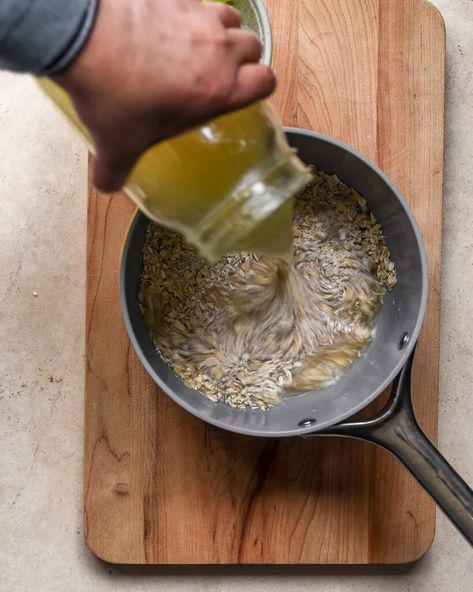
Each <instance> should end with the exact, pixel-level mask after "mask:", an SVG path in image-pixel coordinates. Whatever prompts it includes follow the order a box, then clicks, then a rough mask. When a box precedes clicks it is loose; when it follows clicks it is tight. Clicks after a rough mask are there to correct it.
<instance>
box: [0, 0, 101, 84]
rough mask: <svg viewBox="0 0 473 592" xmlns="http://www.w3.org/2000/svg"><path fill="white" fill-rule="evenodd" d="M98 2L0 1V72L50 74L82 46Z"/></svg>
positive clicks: (66, 63)
mask: <svg viewBox="0 0 473 592" xmlns="http://www.w3.org/2000/svg"><path fill="white" fill-rule="evenodd" d="M98 1H99V0H0V69H7V70H13V71H16V72H31V73H33V74H52V73H56V72H59V71H61V70H63V69H64V68H66V67H67V66H69V64H71V63H72V61H73V60H74V58H75V57H76V56H77V55H78V53H79V52H80V50H81V49H82V47H83V45H84V44H85V42H86V40H87V38H88V36H89V34H90V32H91V30H92V27H93V24H94V20H95V15H96V11H97V5H98Z"/></svg>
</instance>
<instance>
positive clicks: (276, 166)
mask: <svg viewBox="0 0 473 592" xmlns="http://www.w3.org/2000/svg"><path fill="white" fill-rule="evenodd" d="M311 178H312V174H311V172H310V169H309V168H308V167H307V166H306V165H305V164H303V163H302V161H301V160H299V158H298V156H297V150H295V149H294V148H288V150H286V151H284V153H283V154H281V155H280V156H279V157H278V158H277V159H276V160H271V161H269V163H267V164H266V166H265V167H264V168H263V170H262V171H260V174H258V176H257V178H253V179H252V180H251V181H250V182H249V183H248V184H246V185H245V186H244V187H240V188H239V189H238V190H236V191H235V192H233V193H232V194H231V195H230V196H228V197H227V198H226V199H225V200H224V201H223V202H222V203H221V204H219V206H218V207H217V208H215V209H214V210H212V212H210V213H209V214H208V215H207V216H205V218H204V219H203V220H201V222H200V223H199V224H198V226H197V227H196V228H194V229H193V231H192V233H190V234H187V237H186V238H187V241H188V242H189V243H191V244H192V245H194V246H195V247H196V248H197V249H198V250H199V251H200V252H201V253H202V254H203V256H204V257H205V258H206V259H207V260H208V261H209V263H215V262H216V261H218V259H220V257H222V256H223V255H225V254H227V253H229V252H231V251H232V250H234V249H235V245H237V244H238V243H240V242H241V241H242V240H244V239H245V238H246V237H248V236H249V235H250V234H251V232H252V230H253V229H254V228H255V227H256V226H258V224H260V223H261V222H262V221H263V220H265V219H266V218H267V217H268V216H270V215H271V214H273V213H274V212H275V211H276V210H277V209H278V208H279V207H281V206H282V204H283V203H285V202H286V201H287V200H288V199H290V198H292V197H293V196H294V195H296V194H297V193H298V192H299V191H300V190H301V189H303V188H304V187H305V186H306V185H307V183H308V182H309V181H310V180H311Z"/></svg>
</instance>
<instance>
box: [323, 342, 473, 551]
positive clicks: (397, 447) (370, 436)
mask: <svg viewBox="0 0 473 592" xmlns="http://www.w3.org/2000/svg"><path fill="white" fill-rule="evenodd" d="M413 360H414V352H413V353H412V355H411V357H410V358H409V360H408V362H407V364H406V366H405V367H404V368H403V370H402V371H401V373H400V374H399V376H398V377H397V379H396V381H395V383H394V396H393V397H392V398H391V401H390V402H389V403H388V405H387V406H386V408H385V409H384V410H383V411H382V412H381V413H380V414H379V415H378V416H377V417H375V418H373V419H371V420H368V421H360V422H352V423H341V424H338V425H336V426H334V427H333V428H330V429H329V430H327V431H324V432H319V433H317V434H316V435H322V434H326V435H334V436H349V437H352V438H359V439H361V440H368V441H369V442H374V443H375V444H378V445H379V446H382V447H383V448H386V449H387V450H389V451H390V452H391V453H392V454H394V456H396V457H397V458H398V459H399V460H400V461H401V462H402V463H403V464H404V465H405V467H406V468H407V469H408V470H409V471H410V472H411V473H412V475H413V476H414V477H415V478H416V479H417V481H418V482H419V483H420V484H421V485H422V486H423V487H424V488H425V489H426V491H427V492H428V493H429V494H430V495H431V496H432V497H433V499H434V500H435V501H436V502H437V504H438V505H439V507H440V508H441V509H442V510H443V512H444V513H445V515H446V516H447V517H448V518H450V520H451V521H452V522H453V524H454V525H455V526H456V527H457V528H458V530H459V531H460V532H461V533H462V534H463V535H464V537H465V538H466V539H467V541H468V542H469V543H470V544H471V545H473V490H472V489H471V488H470V487H469V486H468V484H467V483H465V481H464V480H463V479H462V478H461V477H460V475H459V474H458V473H457V472H456V471H455V470H454V469H453V467H452V466H451V465H450V464H449V463H448V462H447V461H446V460H445V458H444V457H443V456H442V455H441V454H440V452H439V451H438V450H437V449H436V448H435V446H434V445H433V444H432V443H431V442H430V440H429V439H428V438H427V436H426V435H425V434H424V432H423V431H422V429H421V428H420V427H419V424H418V423H417V421H416V418H415V415H414V410H413V408H412V399H411V375H412V366H413Z"/></svg>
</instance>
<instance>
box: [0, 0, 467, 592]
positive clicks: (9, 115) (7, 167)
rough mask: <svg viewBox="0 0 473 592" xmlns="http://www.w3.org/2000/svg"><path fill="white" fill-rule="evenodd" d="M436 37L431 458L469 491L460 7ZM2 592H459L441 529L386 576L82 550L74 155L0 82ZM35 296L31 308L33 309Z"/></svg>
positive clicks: (9, 80) (48, 112) (59, 127)
mask: <svg viewBox="0 0 473 592" xmlns="http://www.w3.org/2000/svg"><path fill="white" fill-rule="evenodd" d="M435 4H436V5H437V6H438V7H439V8H440V9H441V11H442V13H443V15H444V17H445V20H446V24H447V43H448V48H447V49H448V63H447V73H448V77H447V114H446V116H447V130H446V131H447V135H446V163H445V164H446V171H445V172H446V177H445V198H444V216H445V226H444V257H443V307H442V342H441V392H440V435H439V440H440V447H441V449H442V451H443V452H444V453H445V455H446V456H447V457H448V458H449V460H450V461H451V462H452V463H453V464H454V465H455V466H456V467H457V468H458V470H459V471H460V472H462V473H463V475H464V476H465V477H466V478H467V480H469V482H470V483H472V482H473V447H472V446H471V439H472V438H473V397H472V394H471V393H472V390H473V337H472V334H473V292H472V291H473V232H472V229H473V189H472V187H473V33H472V31H473V0H436V2H435ZM0 155H1V158H0V588H1V590H2V591H3V590H5V592H11V591H22V592H27V591H30V590H31V591H33V590H34V591H38V590H39V591H43V590H45V591H46V590H47V591H51V592H53V591H56V590H57V591H63V590H68V591H71V592H75V591H83V590H87V591H88V592H95V591H102V590H103V591H107V590H116V589H120V590H124V591H135V590H144V591H147V590H172V591H173V590H175V591H180V590H183V591H184V590H186V591H187V590H196V591H197V590H209V591H215V592H217V591H218V592H220V591H221V592H224V591H225V592H227V591H228V592H230V591H234V590H235V591H236V590H238V591H240V590H248V591H253V590H258V591H264V590H269V589H273V588H275V589H278V590H282V591H283V590H291V591H293V590H294V591H299V590H301V591H302V590H311V589H314V588H315V587H321V588H322V589H323V590H329V591H334V592H335V591H342V590H348V589H349V590H353V591H355V592H356V591H357V590H360V591H361V590H363V591H368V592H369V591H371V590H373V591H374V590H383V591H385V592H389V591H391V590H392V591H394V590H396V591H401V592H407V591H410V590H416V591H418V590H419V591H422V590H429V591H430V592H436V591H443V590H449V592H456V591H461V590H469V589H471V587H472V585H473V576H472V572H471V567H472V565H473V553H472V551H471V549H470V548H468V546H467V545H466V544H465V543H464V541H463V540H462V538H461V537H460V535H458V534H457V533H456V532H455V531H454V530H453V528H452V527H451V526H450V524H449V523H448V522H447V521H446V519H444V518H443V517H442V516H439V519H438V532H437V537H436V540H435V542H434V544H433V547H432V549H431V551H430V552H429V553H428V554H427V556H426V557H425V558H424V559H422V560H421V561H420V562H418V563H416V564H415V565H412V566H407V567H406V566H404V567H399V568H382V567H379V568H373V569H369V568H319V569H307V570H304V569H300V568H299V569H294V570H289V569H286V568H278V569H273V570H271V569H267V570H262V569H245V570H239V569H230V570H216V569H212V568H208V569H200V570H193V569H188V570H183V569H175V570H173V569H166V570H163V569H157V570H153V569H148V570H144V569H139V568H125V567H117V566H108V565H105V564H103V563H101V562H100V561H98V560H96V559H95V558H94V557H93V556H92V555H91V554H90V552H89V551H88V550H87V548H86V547H85V545H84V544H83V540H82V532H81V529H82V516H81V502H82V465H81V462H82V414H83V379H84V375H83V365H84V296H85V286H84V280H85V214H86V160H87V155H86V150H85V149H84V147H83V145H82V144H81V143H80V141H79V140H77V139H76V137H75V136H74V134H73V132H71V131H70V130H69V128H68V127H67V126H66V125H65V124H64V123H63V121H62V119H61V117H60V116H59V115H58V114H57V113H56V112H55V111H54V109H53V108H52V107H51V106H50V105H49V104H48V103H47V102H46V100H45V99H43V97H41V95H40V94H39V93H38V91H37V90H36V89H35V87H34V84H33V83H32V82H31V81H30V80H28V79H26V78H24V77H17V76H13V75H10V74H1V75H0ZM35 293H37V296H35V295H34V294H35Z"/></svg>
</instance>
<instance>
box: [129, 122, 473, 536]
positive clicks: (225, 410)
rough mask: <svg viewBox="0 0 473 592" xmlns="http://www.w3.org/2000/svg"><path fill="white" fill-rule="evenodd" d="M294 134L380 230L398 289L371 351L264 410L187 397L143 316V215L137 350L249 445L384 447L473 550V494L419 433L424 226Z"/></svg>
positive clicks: (334, 150)
mask: <svg viewBox="0 0 473 592" xmlns="http://www.w3.org/2000/svg"><path fill="white" fill-rule="evenodd" d="M287 134H288V138H289V141H290V143H291V145H293V146H294V147H295V148H297V149H298V151H299V154H300V156H301V158H302V159H303V160H304V161H305V162H306V163H308V164H309V163H310V164H315V165H317V166H318V167H320V168H321V169H322V170H324V171H326V172H328V173H335V174H336V175H337V176H338V177H339V178H340V179H341V180H342V181H343V182H344V183H346V184H347V185H350V186H352V187H355V188H356V189H357V190H358V191H359V192H360V194H361V195H363V196H364V197H365V198H366V200H367V202H368V206H369V208H370V209H371V210H372V211H373V213H374V215H375V216H376V218H377V219H378V220H379V222H380V223H381V225H382V228H383V231H384V234H385V237H386V242H387V245H388V247H389V249H390V251H391V255H392V258H393V261H394V263H395V266H396V270H397V276H398V283H397V286H396V287H395V289H394V290H393V291H392V292H390V293H389V294H387V295H386V296H385V300H384V304H383V306H382V308H381V311H380V313H379V315H378V317H377V321H376V331H375V336H374V339H373V341H372V343H371V344H370V346H369V348H368V349H367V350H366V352H365V353H364V354H363V356H362V357H361V358H360V359H359V360H357V361H356V362H355V363H354V364H353V366H352V367H351V368H350V369H349V370H348V371H347V372H346V373H345V374H344V375H343V376H342V377H341V378H340V380H339V381H338V382H337V383H336V384H334V385H333V386H331V387H329V388H326V389H323V390H319V391H314V392H308V393H305V394H303V395H299V396H295V397H288V398H287V399H285V400H284V401H283V402H282V403H281V404H280V405H278V406H276V407H273V408H270V409H268V410H266V411H260V410H238V409H233V408H231V407H229V406H227V405H225V404H224V403H213V402H211V401H210V400H209V399H207V398H206V397H204V396H203V395H202V394H200V393H199V392H197V391H193V390H190V389H189V388H187V387H186V386H185V385H184V384H183V382H182V381H181V380H180V379H179V378H178V377H177V376H176V375H175V374H174V372H173V371H172V370H171V369H170V367H169V366H168V365H167V364H166V363H165V362H164V361H163V359H162V358H161V357H160V355H159V354H158V352H157V351H156V348H155V346H154V344H153V341H152V339H151V338H150V335H149V333H148V329H147V327H146V325H145V322H144V319H143V316H142V314H141V311H140V309H139V304H138V289H139V283H140V274H141V270H142V253H141V249H142V245H143V242H144V240H145V234H146V227H147V224H148V221H147V219H146V218H145V217H144V216H143V215H142V214H137V216H136V217H135V219H134V220H133V222H132V224H131V226H130V230H129V233H128V237H127V239H126V243H125V247H124V251H123V260H122V267H121V286H120V287H121V302H122V306H123V314H124V318H125V323H126V327H127V330H128V333H129V336H130V339H131V342H132V344H133V346H134V348H135V350H136V352H137V354H138V356H139V357H140V359H141V361H142V363H143V365H144V366H145V368H146V369H147V371H148V372H149V374H150V375H151V376H152V378H153V379H154V380H155V382H156V383H157V384H158V385H159V386H160V387H161V389H162V390H163V391H164V392H165V393H167V394H168V395H169V396H170V397H171V398H172V399H174V401H176V402H177V403H178V404H179V405H181V406H182V407H184V408H185V409H187V411H189V412H190V413H192V414H193V415H195V416H197V417H199V418H200V419H202V420H204V421H207V422H208V423H210V424H213V425H215V426H218V427H220V428H223V429H225V430H230V431H233V432H238V433H240V434H246V435H248V436H263V437H268V436H269V437H286V436H305V437H308V436H317V435H322V434H323V435H334V436H349V437H354V438H360V439H363V440H368V441H370V442H374V443H376V444H378V445H380V446H383V447H384V448H386V449H387V450H389V451H390V452H391V453H393V454H394V455H395V456H396V457H397V458H398V459H399V460H400V461H401V462H402V463H403V464H404V465H405V466H406V468H407V469H408V470H409V471H410V472H411V473H412V474H413V475H414V477H415V478H416V479H417V480H418V481H419V483H421V484H422V485H423V486H424V487H425V489H426V490H427V491H428V492H429V493H430V495H431V496H432V497H433V498H434V499H435V501H436V502H437V503H438V505H439V506H440V508H442V510H443V511H444V512H445V514H446V515H447V516H448V517H449V518H450V519H451V520H452V522H453V523H454V524H455V525H456V527H457V528H458V529H459V530H460V531H461V532H462V533H463V535H464V536H465V537H466V538H467V539H468V541H469V542H470V543H471V544H473V491H472V490H471V489H470V487H469V486H468V485H467V484H466V483H465V482H464V481H463V480H462V479H461V477H460V476H459V475H457V473H455V471H454V470H453V468H452V467H451V466H450V465H449V464H448V463H447V461H446V460H445V459H444V458H443V457H442V456H441V454H440V453H439V452H438V450H436V448H435V447H434V446H433V445H432V444H431V442H430V441H429V440H428V438H427V437H426V436H425V434H424V433H423V432H422V430H421V429H420V427H419V426H418V424H417V421H416V419H415V416H414V412H413V409H412V403H411V392H410V377H411V370H412V365H413V357H414V351H415V345H416V343H417V339H418V337H419V333H420V330H421V327H422V322H423V318H424V313H425V307H426V300H427V291H428V290H427V266H426V259H425V252H424V247H423V243H422V238H421V235H420V232H419V229H418V227H417V224H416V222H415V220H414V218H413V216H412V213H411V211H410V209H409V207H408V206H407V204H406V202H405V200H404V198H403V197H402V195H401V194H400V193H399V191H398V190H397V189H396V187H395V186H394V185H393V184H392V183H391V181H390V180H389V179H388V178H387V177H386V176H385V175H384V174H383V173H382V171H381V170H379V169H378V168H377V167H376V166H375V165H373V164H372V163H371V162H369V161H368V160H367V159H366V158H364V157H363V156H362V155H360V154H358V153H357V152H355V151H354V150H352V149H351V148H349V147H347V146H345V145H343V144H341V143H340V142H337V141H336V140H333V139H331V138H328V137H326V136H322V135H320V134H317V133H314V132H310V131H305V130H297V129H289V130H287ZM393 382H394V389H393V393H394V394H393V396H392V397H391V400H390V402H389V403H388V404H387V407H386V408H385V409H384V410H383V411H382V412H381V413H380V414H379V415H377V416H376V417H373V418H372V419H371V420H367V421H360V422H351V421H349V418H350V417H352V416H353V415H355V414H356V413H357V412H358V411H360V410H361V409H363V408H364V407H366V406H367V405H369V404H370V403H371V402H372V401H373V400H374V399H376V398H377V397H378V396H379V395H380V394H381V393H382V392H383V391H384V390H385V389H386V388H387V387H388V386H389V385H390V384H391V383H393ZM432 396H433V395H432ZM347 420H348V421H347Z"/></svg>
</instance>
